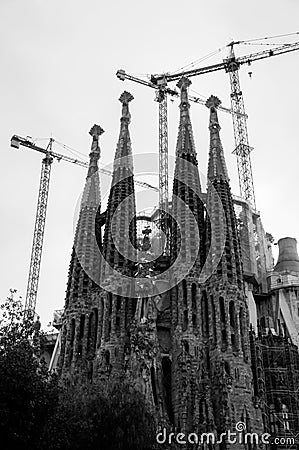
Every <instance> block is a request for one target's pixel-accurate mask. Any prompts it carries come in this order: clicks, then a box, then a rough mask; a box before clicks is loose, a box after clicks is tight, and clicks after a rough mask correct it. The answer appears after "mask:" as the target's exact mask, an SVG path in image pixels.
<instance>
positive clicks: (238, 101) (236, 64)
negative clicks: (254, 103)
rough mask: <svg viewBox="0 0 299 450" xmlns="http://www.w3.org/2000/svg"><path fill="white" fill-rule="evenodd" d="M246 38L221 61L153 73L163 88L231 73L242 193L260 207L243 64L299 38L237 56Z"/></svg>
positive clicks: (286, 48)
mask: <svg viewBox="0 0 299 450" xmlns="http://www.w3.org/2000/svg"><path fill="white" fill-rule="evenodd" d="M296 34H297V33H296ZM267 39H269V38H267ZM244 42H246V41H237V42H231V43H230V44H228V45H227V47H229V48H230V55H229V57H228V58H226V59H224V60H223V62H221V63H219V64H214V65H210V66H206V67H199V68H197V69H192V70H187V71H184V72H176V73H174V74H169V73H166V74H162V75H151V77H150V81H151V84H153V85H154V86H155V87H156V89H161V88H160V86H161V84H162V86H163V92H167V89H168V87H167V83H168V82H171V81H175V80H178V79H180V78H181V77H182V76H185V77H193V76H197V75H202V74H206V73H211V72H216V71H218V70H225V72H227V73H228V74H229V77H230V86H231V107H232V108H231V109H232V117H233V129H234V137H235V145H236V147H235V150H234V153H235V154H236V156H237V166H238V175H239V185H240V193H241V196H242V197H243V198H244V199H245V200H247V201H248V202H249V203H250V204H251V206H252V207H253V208H254V209H256V203H255V194H254V186H253V179H252V167H251V160H250V152H251V150H252V148H251V147H250V146H249V140H248V132H247V122H246V119H247V115H246V114H245V107H244V100H243V94H242V91H241V88H240V79H239V68H240V66H241V65H244V64H248V65H250V64H251V63H252V62H254V61H258V60H262V59H265V58H269V57H272V56H277V55H281V54H284V53H289V52H293V51H295V50H299V42H293V43H290V44H284V45H281V46H278V47H275V48H271V49H270V50H264V51H260V52H256V53H251V54H249V55H246V56H241V57H238V58H236V56H235V53H234V45H237V44H241V43H244ZM165 101H166V100H165ZM160 120H167V118H166V119H165V117H163V118H162V117H160ZM164 129H167V126H165V125H164Z"/></svg>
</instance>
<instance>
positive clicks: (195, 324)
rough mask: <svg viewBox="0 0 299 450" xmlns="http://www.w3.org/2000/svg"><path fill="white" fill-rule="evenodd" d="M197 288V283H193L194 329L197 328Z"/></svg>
mask: <svg viewBox="0 0 299 450" xmlns="http://www.w3.org/2000/svg"><path fill="white" fill-rule="evenodd" d="M196 297H197V288H196V284H195V283H192V287H191V299H192V325H193V331H195V330H196V329H197V301H196Z"/></svg>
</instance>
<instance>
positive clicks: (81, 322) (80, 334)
mask: <svg viewBox="0 0 299 450" xmlns="http://www.w3.org/2000/svg"><path fill="white" fill-rule="evenodd" d="M84 327H85V314H81V317H80V327H79V342H78V355H79V356H82V340H83V337H84Z"/></svg>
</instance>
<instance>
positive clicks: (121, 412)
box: [0, 290, 156, 450]
mask: <svg viewBox="0 0 299 450" xmlns="http://www.w3.org/2000/svg"><path fill="white" fill-rule="evenodd" d="M42 345H43V333H42V332H41V331H40V330H39V327H38V326H36V323H34V322H33V321H32V320H30V318H29V317H28V316H26V315H24V312H23V310H22V303H21V301H20V300H15V291H13V290H11V294H10V297H9V298H8V299H7V301H6V302H5V303H3V304H2V305H1V306H0V433H1V434H0V436H1V441H0V442H1V449H2V448H3V449H4V450H12V449H13V450H21V449H22V450H27V449H28V450H69V449H72V450H94V449H97V450H98V449H101V450H153V449H154V448H156V444H155V436H156V431H155V422H154V418H153V415H152V414H151V411H150V409H149V407H148V405H147V403H146V401H145V398H144V396H143V395H142V394H141V393H140V392H139V391H138V390H136V388H135V387H134V385H133V382H130V381H128V379H126V378H125V377H124V376H123V377H121V376H117V377H116V376H112V375H110V377H109V379H105V380H95V381H94V382H93V383H90V382H89V381H87V380H84V379H82V377H80V376H79V377H75V376H74V375H71V374H69V376H68V377H64V378H61V379H58V377H57V376H56V375H55V374H51V373H49V372H48V369H47V367H46V366H45V364H44V363H43V361H40V358H39V355H40V353H41V347H42Z"/></svg>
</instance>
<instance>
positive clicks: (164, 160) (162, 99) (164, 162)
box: [116, 69, 232, 254]
mask: <svg viewBox="0 0 299 450" xmlns="http://www.w3.org/2000/svg"><path fill="white" fill-rule="evenodd" d="M116 76H117V78H118V79H119V80H121V81H124V80H130V81H134V82H136V83H139V84H142V85H144V86H148V87H151V88H153V89H155V91H156V98H155V100H156V101H157V102H158V103H159V210H160V214H159V215H160V228H161V230H162V231H163V232H164V233H165V234H166V239H165V241H166V247H165V249H164V253H165V254H168V253H169V248H168V246H169V236H168V233H169V227H168V224H167V215H168V214H167V213H168V121H167V95H170V96H171V97H176V98H177V97H179V93H178V91H177V90H175V89H170V88H169V87H167V81H166V80H164V78H163V77H162V78H161V79H159V80H158V81H157V82H156V80H155V83H153V82H151V81H147V80H143V79H141V78H137V77H135V76H133V75H130V74H127V73H126V72H125V71H124V70H123V69H120V70H118V71H117V72H116ZM189 100H191V101H192V102H195V103H199V104H202V105H205V100H203V99H201V98H199V97H194V96H193V95H190V96H189ZM219 109H220V110H221V111H224V112H227V113H229V114H232V110H231V109H229V108H225V107H224V106H220V107H219ZM161 242H162V241H161Z"/></svg>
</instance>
